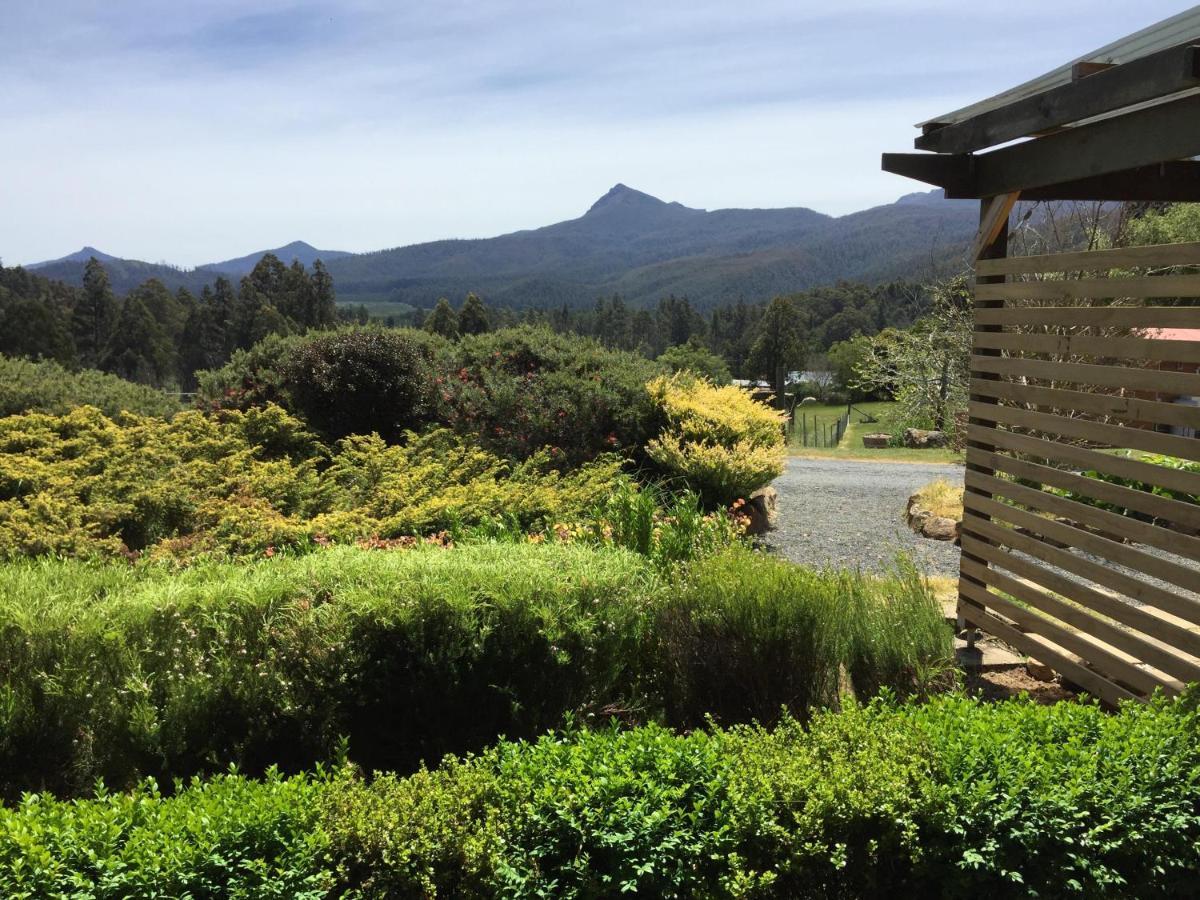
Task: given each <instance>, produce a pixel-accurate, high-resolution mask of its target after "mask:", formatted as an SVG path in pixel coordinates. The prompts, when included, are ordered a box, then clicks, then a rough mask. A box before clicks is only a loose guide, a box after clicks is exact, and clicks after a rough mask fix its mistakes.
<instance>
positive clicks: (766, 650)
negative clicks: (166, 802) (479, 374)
mask: <svg viewBox="0 0 1200 900" xmlns="http://www.w3.org/2000/svg"><path fill="white" fill-rule="evenodd" d="M661 571H662V570H661V569H660V568H659V567H657V566H656V565H655V564H654V563H653V562H652V561H650V560H649V559H647V558H646V557H643V556H639V555H636V554H633V553H630V552H627V551H623V550H616V549H593V548H590V547H588V546H584V545H582V544H580V543H570V544H561V543H549V544H544V545H531V544H512V543H507V544H480V545H475V546H462V547H457V548H454V549H452V550H442V549H434V548H429V547H427V548H425V549H416V550H409V551H400V552H379V551H367V550H358V549H354V548H336V549H330V550H326V551H321V552H318V553H312V554H308V555H305V556H300V557H294V558H276V559H272V560H260V561H259V562H258V563H256V564H252V565H233V564H215V563H209V564H204V565H199V566H196V567H194V568H190V569H184V570H182V571H178V570H175V569H173V568H170V567H167V566H146V565H143V566H140V567H130V566H128V565H125V564H107V565H88V564H84V563H80V562H52V561H48V560H47V561H40V562H25V563H14V564H10V565H6V566H0V635H3V640H2V641H0V672H3V673H4V680H3V684H2V685H0V795H2V796H7V797H13V796H16V794H17V793H18V792H19V791H21V790H29V789H49V790H53V791H56V792H59V793H79V792H82V791H86V790H87V789H88V788H89V787H90V786H91V784H92V783H93V780H94V779H95V778H98V777H102V778H104V779H105V781H106V782H107V783H108V784H110V785H114V786H119V787H128V786H130V785H131V784H132V783H133V782H134V781H136V780H137V779H138V778H139V777H141V776H146V775H152V776H155V777H158V778H166V779H170V778H173V777H187V776H190V775H192V774H194V773H204V772H212V771H214V770H218V769H220V768H223V767H224V766H226V765H228V764H230V763H236V764H237V765H239V766H240V767H243V768H244V769H245V770H246V771H250V772H260V771H262V770H264V769H265V768H267V767H268V766H270V765H272V764H276V763H277V764H279V765H280V766H281V767H283V768H284V769H285V770H289V771H295V770H297V769H300V768H305V767H308V766H311V765H312V764H313V763H314V762H315V761H317V760H321V759H327V758H329V756H330V755H331V754H332V753H333V752H334V749H335V748H336V746H337V745H338V741H339V738H340V737H342V736H345V737H347V738H348V739H349V746H350V752H351V755H352V758H353V759H354V760H355V761H357V762H359V763H361V764H362V765H364V766H366V767H367V768H369V769H374V768H380V769H394V770H395V769H398V770H402V771H408V770H411V769H412V768H414V767H415V766H416V765H417V763H418V762H419V761H421V760H425V761H435V760H437V759H438V758H440V757H441V756H442V755H443V754H444V753H447V752H462V751H466V750H474V749H478V748H481V747H483V746H486V745H487V744H489V743H491V742H492V741H493V740H495V739H496V737H497V736H499V735H507V736H508V737H513V738H516V737H528V736H532V735H534V734H537V733H538V732H540V731H543V730H545V729H546V728H551V727H557V726H559V725H561V724H562V721H563V717H564V715H567V714H574V715H581V716H589V715H592V716H598V717H600V718H605V717H607V716H609V715H620V716H624V717H625V718H627V719H631V720H634V721H639V720H640V721H645V720H647V719H662V720H664V721H668V722H671V723H674V724H678V725H681V726H684V727H695V726H699V725H703V724H704V721H705V716H706V714H708V713H709V712H710V711H711V712H712V713H714V714H715V715H716V716H717V717H718V718H719V720H720V721H723V722H737V721H748V720H749V719H750V718H752V717H758V718H760V719H764V720H770V719H774V718H775V717H776V716H777V715H778V713H779V711H780V709H781V708H783V707H786V708H788V709H790V710H792V711H793V713H794V714H796V715H798V716H804V715H806V714H807V713H808V711H809V709H810V708H811V707H814V706H817V705H819V704H823V703H833V702H836V701H837V695H836V687H837V682H838V673H839V671H842V670H845V671H848V672H850V673H851V674H852V676H853V677H854V679H855V681H856V682H857V683H858V684H860V685H861V686H863V687H864V688H866V689H870V690H873V689H874V688H875V687H876V686H877V685H879V684H883V685H887V686H890V687H892V688H894V689H896V690H898V691H911V690H920V689H921V688H922V687H923V685H924V679H925V677H926V673H925V671H924V670H925V669H926V668H927V667H928V668H932V667H934V666H936V665H937V664H939V663H942V662H944V660H945V659H946V657H947V656H948V655H949V640H950V635H949V631H948V630H947V629H945V627H944V625H943V624H942V623H941V621H940V611H939V610H938V607H937V604H936V603H935V602H934V601H933V600H932V598H931V597H930V596H929V593H928V591H927V590H926V589H925V587H924V585H923V584H921V583H920V581H919V580H917V579H915V576H911V575H909V576H897V577H896V578H893V579H890V580H882V581H879V580H874V579H866V578H859V577H851V576H845V575H837V574H829V575H823V574H815V573H810V572H806V571H804V570H801V569H799V568H797V567H795V566H791V565H789V564H786V563H780V562H777V561H774V560H772V559H770V558H765V557H762V556H761V555H756V554H753V553H751V552H750V551H740V552H731V553H728V554H722V555H718V556H715V557H712V558H710V559H703V560H700V561H698V562H696V563H694V564H693V565H691V566H690V567H686V568H683V569H680V570H678V571H676V572H675V573H674V574H659V573H660V572H661ZM843 594H844V595H845V597H846V598H847V602H848V603H850V604H851V606H850V608H852V609H853V610H854V611H855V614H856V615H855V616H846V615H845V614H844V613H845V611H846V610H845V609H844V608H841V607H839V605H838V604H837V602H836V600H837V598H838V597H841V596H843ZM859 614H861V615H863V616H865V617H866V618H867V619H868V620H876V619H877V620H879V621H880V622H881V623H883V622H884V621H885V620H886V623H887V625H886V627H888V628H897V627H898V628H902V629H904V630H905V632H906V633H909V634H914V635H920V637H919V638H916V639H914V640H912V641H911V642H910V643H908V644H907V645H906V649H905V654H906V656H905V658H904V660H902V661H899V662H898V661H897V660H896V659H895V658H893V656H892V655H891V654H892V653H893V652H894V651H893V649H891V648H890V645H889V644H888V643H887V642H886V641H884V640H882V638H876V637H872V636H871V635H870V634H869V633H868V632H863V633H862V634H859V633H858V632H856V631H851V630H847V629H848V628H849V626H847V625H846V624H845V623H848V622H850V621H851V620H852V619H855V618H857V616H858V615H859ZM858 627H859V626H854V628H858ZM745 679H753V680H752V683H749V684H747V683H746V682H745ZM724 684H731V685H743V684H745V686H746V687H747V690H745V691H744V693H742V694H739V693H737V692H732V691H726V690H723V689H722V690H721V692H720V693H718V692H717V690H718V687H719V686H721V685H724ZM710 693H711V694H712V696H713V699H714V701H715V700H716V699H717V698H719V699H720V703H719V704H718V703H715V702H709V701H708V699H707V698H706V695H707V694H710Z"/></svg>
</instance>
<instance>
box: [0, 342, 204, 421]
mask: <svg viewBox="0 0 1200 900" xmlns="http://www.w3.org/2000/svg"><path fill="white" fill-rule="evenodd" d="M76 406H94V407H96V408H97V409H99V410H102V411H103V412H104V413H105V414H106V415H109V416H116V415H118V414H119V413H121V412H131V413H137V414H139V415H143V416H172V415H174V414H175V413H177V412H179V410H180V409H181V408H182V407H181V406H180V404H179V401H178V400H177V399H176V398H175V397H172V396H170V395H168V394H166V393H164V392H163V391H160V390H158V389H157V388H152V387H147V386H146V385H143V384H134V383H133V382H132V381H126V380H125V379H124V378H118V377H117V376H116V375H109V374H108V373H106V372H98V371H96V370H95V369H84V370H82V371H78V372H73V371H71V370H69V369H67V368H64V367H63V366H62V365H60V364H59V363H57V362H54V361H53V360H43V361H38V362H35V361H33V360H29V359H14V358H12V357H8V356H0V416H11V415H16V414H18V413H27V412H42V413H52V414H54V415H62V414H64V413H67V412H70V411H71V410H72V409H74V408H75V407H76Z"/></svg>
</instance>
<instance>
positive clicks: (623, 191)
mask: <svg viewBox="0 0 1200 900" xmlns="http://www.w3.org/2000/svg"><path fill="white" fill-rule="evenodd" d="M667 206H679V204H678V203H666V202H664V201H662V200H659V199H658V198H657V197H651V196H650V195H649V194H646V193H643V192H642V191H636V190H634V189H633V188H631V187H629V186H628V185H625V184H621V183H620V182H617V183H616V184H614V185H613V186H612V187H611V188H609V190H608V193H607V194H605V195H604V196H603V197H601V198H600V199H599V200H597V201H596V202H595V203H593V204H592V205H591V208H590V209H588V211H587V213H586V215H589V216H590V215H594V214H595V213H603V212H609V211H613V210H637V209H644V210H649V209H662V208H663V207H667Z"/></svg>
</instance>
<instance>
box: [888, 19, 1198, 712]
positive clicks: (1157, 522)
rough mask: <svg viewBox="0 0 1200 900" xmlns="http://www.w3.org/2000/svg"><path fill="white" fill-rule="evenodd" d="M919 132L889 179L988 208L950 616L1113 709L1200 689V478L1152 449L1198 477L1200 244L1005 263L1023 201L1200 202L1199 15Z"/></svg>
mask: <svg viewBox="0 0 1200 900" xmlns="http://www.w3.org/2000/svg"><path fill="white" fill-rule="evenodd" d="M919 127H920V128H921V132H922V133H921V134H920V136H919V137H917V139H916V141H915V146H916V149H917V150H919V151H923V152H918V153H885V154H884V155H883V168H884V169H885V170H886V171H888V172H893V173H896V174H899V175H905V176H908V177H911V178H915V179H917V180H920V181H924V182H926V183H929V184H933V185H937V186H939V187H941V188H943V189H944V190H945V194H946V196H947V197H948V198H974V199H978V200H979V201H980V228H979V233H978V235H977V237H976V241H975V247H974V249H973V254H972V258H973V260H974V261H975V272H976V314H975V336H974V341H973V350H972V357H971V385H970V403H969V409H968V414H969V419H968V425H967V472H966V475H965V482H966V500H965V507H966V509H965V515H964V520H963V537H962V549H963V554H962V564H961V570H960V580H959V606H958V609H959V618H960V622H961V623H963V624H964V625H971V626H978V627H979V628H981V629H983V630H984V631H987V632H989V633H991V634H995V635H997V636H998V637H1001V638H1003V639H1005V640H1007V641H1008V642H1009V643H1011V644H1013V645H1014V646H1016V647H1018V648H1019V649H1021V650H1023V651H1025V652H1027V653H1029V654H1031V655H1034V656H1037V657H1039V658H1040V659H1042V661H1044V662H1046V663H1048V664H1050V665H1051V666H1053V667H1054V668H1055V669H1057V670H1058V671H1060V672H1061V673H1063V675H1064V676H1066V677H1068V678H1069V679H1070V680H1072V681H1074V682H1075V683H1077V684H1079V685H1081V686H1082V687H1084V688H1085V689H1087V690H1088V691H1090V692H1091V693H1093V694H1094V695H1096V696H1098V697H1100V698H1102V699H1103V700H1105V701H1106V702H1110V703H1111V702H1116V701H1118V700H1122V699H1128V698H1132V697H1144V696H1147V695H1148V694H1150V693H1152V692H1153V691H1155V690H1156V689H1162V690H1164V691H1166V692H1168V693H1173V692H1177V691H1179V690H1180V689H1182V686H1183V685H1184V684H1185V683H1187V682H1191V681H1200V505H1198V504H1197V503H1196V498H1197V497H1198V496H1200V473H1198V472H1196V471H1193V470H1188V469H1187V468H1174V467H1171V466H1170V465H1168V464H1164V463H1165V461H1164V460H1162V459H1161V458H1159V457H1156V456H1149V457H1147V456H1143V455H1141V454H1157V455H1165V456H1170V457H1174V458H1181V459H1184V460H1190V461H1196V462H1200V441H1197V440H1195V439H1194V438H1188V437H1184V436H1183V435H1184V434H1187V433H1189V430H1194V429H1197V428H1200V408H1198V407H1197V406H1196V405H1188V404H1186V403H1184V404H1181V403H1177V402H1174V401H1176V400H1177V399H1179V398H1180V397H1184V398H1196V397H1200V374H1197V371H1198V368H1200V342H1197V341H1189V340H1170V339H1167V340H1163V339H1161V334H1162V333H1163V332H1162V331H1161V330H1162V329H1196V328H1200V305H1198V304H1200V301H1198V300H1197V299H1196V298H1198V297H1200V274H1196V273H1197V272H1200V243H1195V244H1175V245H1163V246H1154V247H1136V248H1117V249H1111V250H1099V251H1092V252H1074V253H1059V254H1049V255H1045V256H1033V257H1009V256H1008V243H1009V242H1008V220H1009V215H1010V213H1011V211H1012V209H1013V206H1014V204H1015V203H1016V202H1017V201H1018V200H1019V199H1021V200H1097V201H1193V202H1200V162H1198V161H1197V160H1196V159H1195V157H1197V156H1200V7H1194V8H1192V9H1190V10H1188V11H1186V12H1184V13H1181V14H1179V15H1177V16H1175V17H1173V18H1171V19H1167V20H1165V21H1164V22H1160V23H1158V24H1157V25H1154V26H1152V27H1150V28H1148V29H1146V30H1144V31H1141V32H1138V33H1137V34H1134V35H1130V36H1129V37H1127V38H1124V39H1122V40H1120V41H1117V42H1116V43H1114V44H1111V45H1109V46H1108V47H1105V48H1102V49H1101V50H1098V51H1096V52H1095V53H1093V54H1089V55H1087V56H1085V57H1082V58H1080V59H1077V60H1075V61H1073V62H1072V63H1068V64H1067V65H1065V66H1062V67H1060V68H1059V69H1056V70H1055V71H1053V72H1050V73H1048V74H1047V75H1044V76H1042V77H1041V78H1037V79H1034V80H1033V81H1030V82H1028V83H1026V84H1023V85H1020V86H1018V87H1016V88H1013V89H1012V90H1010V91H1006V92H1005V93H1003V94H1000V95H997V96H996V97H993V98H991V99H989V100H985V101H983V102H981V103H977V104H974V105H973V106H969V107H966V108H964V109H961V110H956V111H955V112H952V113H948V114H946V115H942V116H938V117H936V118H934V119H931V120H929V121H928V122H925V123H923V124H922V125H920V126H919ZM1166 333H1168V334H1169V333H1171V332H1169V331H1168V332H1166ZM1172 431H1174V432H1176V433H1172ZM1190 433H1195V432H1194V431H1191V432H1190ZM1114 448H1122V449H1129V450H1132V451H1134V452H1133V453H1131V454H1114V453H1112V452H1111V450H1112V449H1114Z"/></svg>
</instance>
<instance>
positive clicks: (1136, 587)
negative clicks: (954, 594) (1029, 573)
mask: <svg viewBox="0 0 1200 900" xmlns="http://www.w3.org/2000/svg"><path fill="white" fill-rule="evenodd" d="M975 503H976V505H980V504H983V503H996V504H997V505H998V506H1001V507H1003V506H1004V504H1001V503H999V502H998V501H995V500H986V499H985V498H977V499H976V501H975ZM1005 509H1008V510H1012V511H1013V513H1004V516H1003V518H1004V519H1014V520H1016V521H1014V522H1013V524H1014V525H1016V526H1018V527H1020V528H1026V526H1025V525H1024V524H1023V522H1025V521H1028V520H1036V519H1037V518H1038V517H1037V516H1034V515H1033V514H1032V513H1027V512H1025V511H1024V510H1014V508H1013V507H1005ZM1002 512H1003V510H1002ZM1045 521H1046V520H1042V522H1043V523H1044V522H1045ZM1036 524H1037V523H1036V522H1035V525H1036ZM1026 530H1027V531H1029V530H1032V529H1029V528H1026ZM963 534H964V535H967V536H968V537H976V538H978V539H979V540H982V541H988V542H990V543H993V544H998V545H1002V546H1005V547H1010V548H1012V549H1013V550H1018V551H1020V552H1021V553H1025V554H1028V555H1029V556H1032V557H1035V558H1037V559H1040V560H1041V561H1042V562H1044V563H1047V564H1048V565H1051V566H1055V567H1056V568H1059V569H1062V570H1063V571H1064V572H1070V573H1071V574H1072V575H1078V576H1079V577H1080V578H1086V579H1087V580H1088V581H1090V582H1092V583H1093V584H1096V585H1100V586H1101V587H1104V588H1108V589H1110V590H1113V591H1117V592H1118V593H1120V594H1123V595H1125V596H1126V597H1129V598H1130V599H1132V600H1135V601H1137V602H1138V603H1142V604H1145V608H1146V611H1147V612H1149V611H1150V610H1162V611H1164V612H1167V613H1170V614H1171V615H1172V616H1175V617H1176V618H1178V619H1180V620H1181V621H1183V622H1187V623H1188V624H1189V625H1191V624H1200V603H1196V602H1194V601H1191V600H1188V599H1186V598H1185V597H1183V596H1182V595H1180V594H1179V593H1177V592H1175V591H1171V590H1167V589H1166V588H1163V587H1159V586H1158V585H1156V584H1151V583H1150V582H1147V581H1142V580H1141V579H1140V578H1135V577H1133V576H1132V575H1127V574H1126V573H1124V572H1122V571H1120V570H1118V569H1114V568H1112V567H1111V566H1105V565H1101V564H1100V563H1097V562H1093V561H1092V560H1090V559H1087V558H1086V557H1083V556H1080V555H1079V554H1077V553H1072V552H1070V551H1069V550H1061V549H1059V548H1058V547H1055V546H1054V545H1053V544H1048V543H1046V542H1045V541H1042V540H1039V539H1038V538H1036V537H1033V536H1032V535H1029V534H1022V533H1021V532H1019V531H1016V530H1015V529H1013V528H1006V527H1004V526H1002V525H999V524H997V523H995V522H992V521H988V520H986V519H981V518H979V517H978V516H965V517H964V518H963ZM1168 624H1170V623H1168ZM1142 630H1143V631H1145V632H1146V633H1147V634H1156V632H1154V631H1153V630H1151V629H1150V628H1143V629H1142ZM1179 646H1181V647H1185V648H1188V649H1189V650H1190V651H1191V652H1193V653H1194V652H1195V650H1196V647H1195V642H1194V641H1192V642H1187V641H1185V642H1183V643H1180V645H1179Z"/></svg>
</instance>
